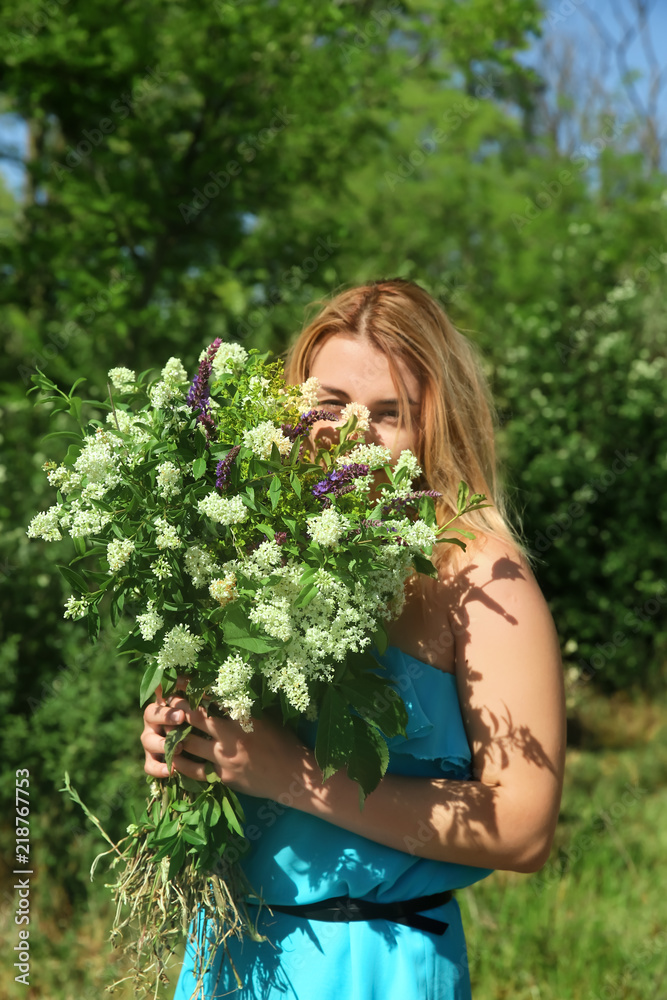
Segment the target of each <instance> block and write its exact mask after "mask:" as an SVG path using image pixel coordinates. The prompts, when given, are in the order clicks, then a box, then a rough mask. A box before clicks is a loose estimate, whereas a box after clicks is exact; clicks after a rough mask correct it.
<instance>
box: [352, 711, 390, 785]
mask: <svg viewBox="0 0 667 1000" xmlns="http://www.w3.org/2000/svg"><path fill="white" fill-rule="evenodd" d="M352 725H353V731H354V743H353V749H352V755H351V759H350V762H349V764H348V765H347V775H348V777H349V778H352V780H353V781H356V782H357V783H358V785H359V787H360V789H361V793H362V798H361V801H363V798H365V796H366V795H370V793H371V792H372V791H373V789H375V788H377V786H378V785H379V784H380V781H381V780H382V778H383V777H384V775H385V774H386V773H387V767H388V765H389V747H388V746H387V742H386V740H385V739H384V737H383V736H382V734H381V733H380V732H378V730H377V729H375V727H374V726H369V725H368V723H367V722H364V720H363V719H359V718H357V717H356V716H353V717H352Z"/></svg>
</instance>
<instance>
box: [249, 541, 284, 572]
mask: <svg viewBox="0 0 667 1000" xmlns="http://www.w3.org/2000/svg"><path fill="white" fill-rule="evenodd" d="M248 558H249V559H250V560H251V562H253V563H254V564H255V566H257V567H258V568H259V569H261V570H262V571H264V572H266V573H270V572H271V570H272V569H273V567H274V566H280V563H281V562H282V558H283V553H282V550H281V547H280V545H278V542H276V540H275V539H273V538H271V539H270V540H269V539H267V540H266V541H263V542H261V543H260V544H259V545H258V546H257V548H256V549H255V550H254V552H251V553H250V556H249V557H248Z"/></svg>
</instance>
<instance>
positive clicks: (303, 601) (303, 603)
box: [294, 583, 320, 608]
mask: <svg viewBox="0 0 667 1000" xmlns="http://www.w3.org/2000/svg"><path fill="white" fill-rule="evenodd" d="M319 592H320V588H319V587H318V586H317V584H316V583H310V584H308V586H307V587H304V588H303V590H301V591H300V592H299V594H298V596H297V598H296V600H295V601H294V607H295V608H305V607H307V605H308V604H310V602H311V601H312V600H314V598H315V597H317V595H318V594H319Z"/></svg>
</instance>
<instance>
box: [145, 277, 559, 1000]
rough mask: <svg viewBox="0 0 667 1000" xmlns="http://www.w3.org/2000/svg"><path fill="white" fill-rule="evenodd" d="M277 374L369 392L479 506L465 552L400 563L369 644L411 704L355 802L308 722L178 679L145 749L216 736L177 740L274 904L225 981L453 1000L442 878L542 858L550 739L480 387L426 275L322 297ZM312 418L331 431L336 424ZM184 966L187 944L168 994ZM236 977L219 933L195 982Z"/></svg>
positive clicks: (454, 954)
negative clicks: (381, 768)
mask: <svg viewBox="0 0 667 1000" xmlns="http://www.w3.org/2000/svg"><path fill="white" fill-rule="evenodd" d="M286 376H287V379H288V380H289V381H290V382H294V383H297V382H303V381H304V380H305V379H306V378H308V377H310V376H317V378H318V379H319V381H320V383H321V398H320V403H321V404H322V405H323V406H324V407H326V409H327V410H334V411H335V410H337V409H339V408H342V407H343V406H345V404H346V403H348V402H351V401H355V402H358V403H363V404H364V405H365V406H366V407H368V409H369V410H370V414H371V416H370V431H369V432H367V434H366V441H367V442H368V443H376V444H382V445H384V446H386V447H388V448H390V449H391V450H392V454H393V456H394V457H397V456H398V455H399V454H400V452H401V451H402V450H403V449H404V448H410V449H412V450H413V451H414V452H415V453H416V455H417V456H418V459H419V463H420V465H421V468H422V469H423V485H424V486H425V487H427V488H429V489H434V490H437V491H438V492H439V493H440V494H441V499H440V500H439V501H438V509H439V517H440V518H441V519H442V522H444V521H445V520H447V519H449V518H450V517H451V516H453V513H454V512H455V509H456V491H457V487H458V484H459V481H460V480H464V481H465V482H466V483H468V485H469V486H470V489H471V491H472V492H475V493H484V494H486V496H487V497H488V498H489V500H491V501H492V503H493V506H492V507H489V508H487V509H485V510H482V511H478V512H475V513H473V514H470V515H469V516H468V517H467V518H465V519H463V521H464V522H465V523H461V522H457V523H458V526H459V527H462V528H466V529H470V530H472V531H473V532H474V533H475V536H476V537H475V541H474V542H468V543H467V548H466V550H465V552H462V551H461V549H459V548H458V547H457V546H455V545H451V544H442V545H440V546H438V549H437V551H436V552H435V554H434V556H433V559H434V562H435V564H436V567H437V570H438V577H437V579H432V578H430V577H424V576H415V577H413V578H411V580H410V581H409V583H408V584H407V585H406V602H405V607H404V610H403V612H402V613H401V616H400V618H398V619H397V620H396V621H394V622H392V623H391V626H390V642H391V645H390V647H389V648H388V650H387V651H386V653H385V654H384V655H383V656H382V657H379V659H380V662H381V663H382V664H383V665H384V667H385V668H386V670H387V672H388V674H389V675H390V676H391V677H393V679H394V681H395V682H396V685H397V687H398V690H399V691H400V693H401V696H402V698H403V700H404V702H405V704H406V707H407V709H408V714H409V724H408V727H407V739H394V740H392V741H391V742H390V765H389V769H388V773H387V775H386V776H385V778H384V779H383V780H382V781H381V783H380V785H379V786H378V788H377V789H376V790H375V791H374V792H373V793H372V794H371V795H370V796H369V797H368V798H367V800H366V803H365V805H364V808H363V809H360V808H359V796H358V790H357V786H356V784H354V783H353V782H352V781H351V780H350V779H349V778H348V777H347V775H346V773H345V772H344V771H342V772H338V773H337V774H335V775H334V776H333V777H332V778H330V779H329V780H328V781H327V782H326V784H323V783H322V781H321V775H320V773H319V771H318V768H317V765H316V763H315V759H314V754H313V750H312V749H311V748H312V746H313V739H312V738H310V739H309V738H308V736H307V735H306V736H304V738H303V739H299V738H297V736H296V735H294V733H292V732H290V731H288V730H286V729H284V728H282V727H280V726H277V725H274V724H273V723H271V722H269V721H268V720H267V719H263V720H262V721H261V722H256V724H255V729H254V732H252V733H245V732H244V731H243V730H242V729H241V728H240V726H239V725H238V724H236V723H235V722H233V721H231V720H230V719H224V718H217V717H211V718H208V717H207V716H206V713H205V711H203V710H197V711H192V710H191V709H190V707H189V705H188V703H187V701H185V700H184V699H179V698H172V699H171V704H169V705H168V704H165V703H164V702H163V701H162V699H161V698H159V697H158V700H157V702H156V703H155V704H154V705H151V706H149V707H148V708H147V709H146V712H145V716H144V718H145V728H144V732H143V735H142V743H143V746H144V749H145V751H146V764H145V769H146V771H147V773H148V774H150V775H152V776H154V777H164V776H165V775H166V773H167V769H166V766H165V764H164V763H163V762H162V760H161V754H162V752H163V746H164V734H165V732H166V729H167V728H168V727H169V726H173V725H175V724H178V723H180V722H182V721H183V720H184V719H186V720H187V721H188V722H190V723H192V724H193V725H194V726H195V727H196V728H197V729H199V730H201V731H203V732H204V733H206V734H207V736H208V737H209V738H203V737H201V736H199V737H197V736H194V735H193V736H190V737H189V738H188V740H187V741H186V742H185V744H184V748H185V749H186V750H188V751H189V752H190V753H191V754H193V755H195V756H197V757H199V758H202V759H203V760H206V761H211V762H213V764H214V765H215V768H216V771H217V773H218V774H219V775H220V777H221V778H222V780H223V781H224V782H226V783H227V784H228V785H229V786H230V787H231V788H233V789H234V790H235V791H236V792H237V793H239V794H240V796H241V798H242V801H243V805H244V809H245V811H246V818H247V821H248V824H247V828H246V833H247V836H248V837H249V839H250V840H251V841H252V850H251V852H250V854H249V856H248V857H247V858H244V860H243V867H244V870H245V871H246V874H247V875H248V878H249V881H250V883H251V884H252V885H253V886H254V887H255V888H256V889H257V890H258V891H260V892H261V893H262V895H263V897H264V899H265V901H266V903H267V904H268V905H269V906H270V907H271V909H272V911H273V912H272V913H269V912H268V911H267V910H266V909H264V908H263V909H262V910H261V911H260V917H259V927H258V929H259V930H260V931H261V932H262V933H264V934H266V936H267V937H268V938H269V943H256V942H253V941H251V940H244V941H243V942H241V943H238V942H236V941H233V942H232V944H231V953H232V956H233V959H234V963H235V965H236V968H237V970H238V971H239V973H240V976H241V979H242V982H243V986H242V988H241V990H240V991H239V992H238V993H234V994H233V995H234V996H238V997H239V1000H249V998H251V997H252V998H258V1000H259V998H261V1000H278V998H280V1000H285V998H292V1000H314V998H317V1000H330V998H331V1000H334V998H335V1000H341V998H344V1000H394V998H395V1000H399V998H400V1000H417V998H419V1000H426V998H433V1000H435V998H438V1000H464V998H467V997H469V996H470V980H469V974H468V964H467V957H466V946H465V939H464V936H463V931H462V927H461V918H460V913H459V908H458V904H457V902H456V899H455V898H453V896H452V894H451V890H455V889H457V888H462V887H464V886H467V885H470V884H472V883H473V882H476V881H478V880H480V879H482V878H485V877H486V876H487V875H489V874H490V873H491V871H492V870H493V869H496V868H500V869H506V870H509V871H517V872H534V871H537V870H538V869H539V868H540V867H541V866H542V865H543V864H544V863H545V862H546V860H547V857H548V855H549V851H550V847H551V843H552V838H553V835H554V831H555V827H556V821H557V817H558V810H559V805H560V798H561V790H562V782H563V766H564V756H565V709H564V693H563V681H562V672H561V661H560V655H559V644H558V640H557V637H556V633H555V629H554V625H553V621H552V619H551V616H550V614H549V611H548V609H547V606H546V603H545V600H544V598H543V596H542V594H541V592H540V589H539V587H538V585H537V583H536V582H535V579H534V577H533V574H532V573H531V570H530V567H529V565H528V561H527V559H526V555H525V553H524V551H523V549H522V546H521V543H520V541H519V540H518V538H517V536H516V535H515V533H514V531H513V529H512V527H511V526H510V524H509V522H508V520H507V518H506V515H505V512H504V505H503V497H502V492H501V489H500V487H499V485H498V483H497V478H496V460H495V452H494V433H493V419H492V406H491V402H490V398H489V393H488V389H487V386H486V383H485V380H484V376H483V374H482V370H481V366H480V362H479V360H478V358H477V356H476V354H475V351H474V350H473V348H472V346H471V344H470V343H469V341H468V340H466V338H465V337H463V336H462V335H461V334H460V333H459V332H458V331H457V330H455V329H454V327H453V325H452V324H451V323H450V321H449V320H448V318H447V316H446V315H445V313H444V312H443V310H442V308H441V307H440V306H439V305H438V304H437V303H436V302H435V301H434V300H433V299H432V298H431V297H430V296H429V295H428V294H427V293H426V292H425V291H423V289H421V288H420V287H419V286H418V285H416V284H413V283H411V282H407V281H403V280H399V279H395V280H390V281H379V282H374V283H371V284H369V285H364V286H362V287H359V288H353V289H351V290H349V291H345V292H343V293H341V294H339V295H338V296H336V297H335V298H333V299H332V300H331V301H330V302H328V303H327V304H325V305H324V307H323V308H322V309H321V311H320V313H319V314H318V315H317V316H316V318H315V319H314V320H313V321H312V322H311V323H310V324H309V325H308V326H307V327H306V329H305V330H304V331H303V332H302V333H301V335H300V336H299V338H298V339H297V341H296V343H295V344H294V346H293V347H292V349H291V351H290V353H289V356H288V359H287V364H286ZM314 432H315V434H316V436H317V437H318V438H319V440H320V441H326V440H327V439H329V440H332V438H333V435H334V434H335V433H336V425H335V423H334V422H331V423H330V424H328V425H327V424H320V425H316V427H315V431H314ZM310 735H311V737H312V733H311V734H310ZM174 766H175V768H176V770H178V771H180V772H181V773H183V774H186V775H190V776H191V777H194V778H203V777H204V764H203V763H198V762H197V761H194V760H191V759H188V758H187V757H185V756H183V755H179V756H177V757H176V758H175V762H174ZM331 900H334V902H331ZM507 932H508V933H512V929H511V928H507ZM193 986H194V979H193V977H192V953H191V952H190V951H189V952H188V953H187V954H186V961H185V963H184V966H183V970H182V973H181V978H180V980H179V985H178V987H177V991H176V997H177V998H178V1000H186V998H188V997H190V996H191V994H192V990H193ZM235 989H236V983H235V981H234V979H233V977H232V975H231V973H230V970H229V963H228V961H226V960H225V959H224V955H223V954H222V949H220V955H219V956H217V957H216V962H215V966H214V968H213V971H212V973H211V975H210V976H209V977H208V978H207V982H206V986H205V996H206V997H207V998H208V997H213V996H215V997H218V996H223V995H225V994H228V993H230V992H232V991H234V990H235Z"/></svg>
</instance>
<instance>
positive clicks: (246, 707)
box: [211, 653, 253, 732]
mask: <svg viewBox="0 0 667 1000" xmlns="http://www.w3.org/2000/svg"><path fill="white" fill-rule="evenodd" d="M252 674H253V669H252V667H251V666H250V664H249V663H246V662H245V660H244V659H243V657H242V656H241V655H240V654H239V653H233V654H232V655H231V656H228V657H227V659H226V660H225V661H224V663H223V664H222V665H221V666H220V668H219V670H218V676H217V677H216V679H215V682H214V684H213V685H212V686H211V694H212V695H213V696H214V697H215V698H217V699H218V700H219V702H220V704H221V705H222V707H223V708H224V709H226V710H227V711H228V712H229V714H230V716H231V717H232V719H235V720H236V721H237V722H240V723H241V726H242V728H243V729H245V730H246V732H252V728H253V727H252V722H251V721H250V709H251V707H252V702H253V699H252V696H251V695H250V694H249V692H248V684H249V682H250V680H251V678H252Z"/></svg>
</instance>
